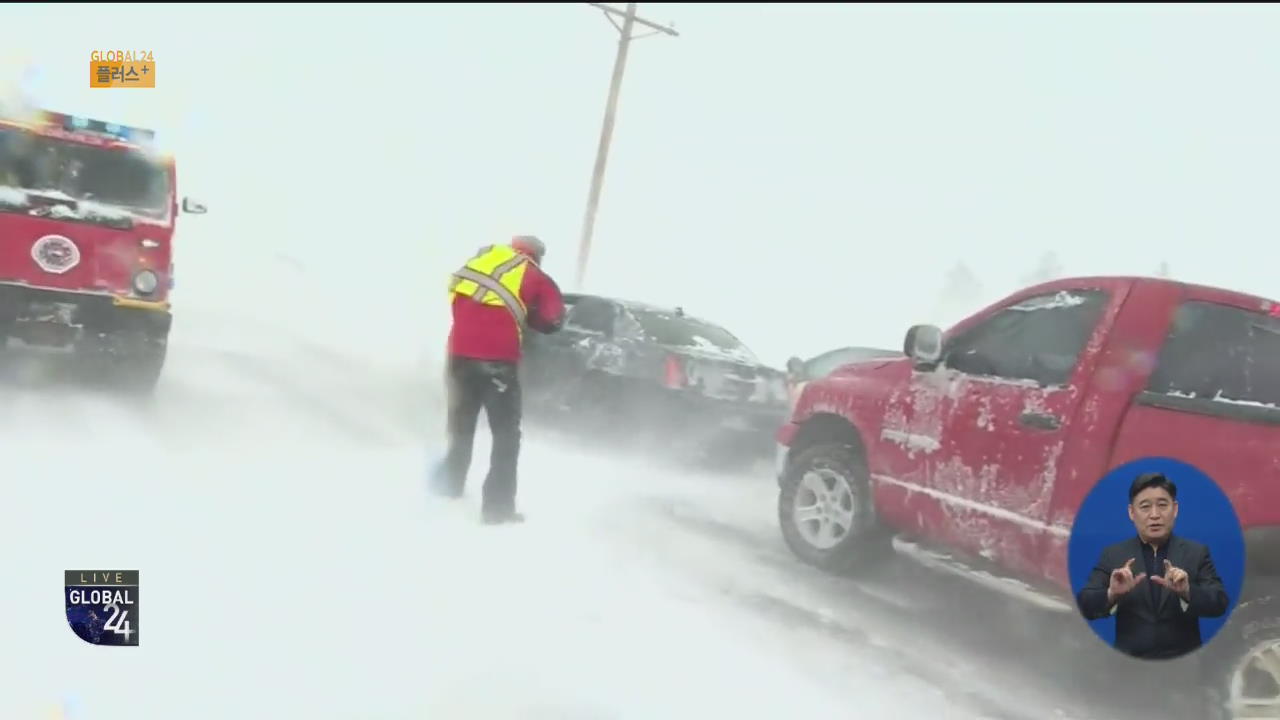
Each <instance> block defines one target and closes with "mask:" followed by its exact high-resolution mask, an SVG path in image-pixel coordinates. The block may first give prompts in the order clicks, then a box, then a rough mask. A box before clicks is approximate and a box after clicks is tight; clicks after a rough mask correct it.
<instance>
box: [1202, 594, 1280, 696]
mask: <svg viewBox="0 0 1280 720" xmlns="http://www.w3.org/2000/svg"><path fill="white" fill-rule="evenodd" d="M1201 652H1203V653H1204V655H1205V657H1204V660H1203V662H1202V667H1203V668H1204V672H1205V674H1206V677H1205V678H1204V680H1205V681H1206V684H1207V685H1208V689H1209V690H1210V693H1209V695H1210V702H1208V703H1207V704H1208V705H1210V707H1208V708H1207V709H1206V714H1205V717H1206V718H1207V720H1244V719H1245V718H1263V717H1280V715H1269V714H1267V712H1268V710H1269V711H1270V712H1272V713H1275V712H1277V711H1278V710H1280V677H1278V676H1277V672H1276V668H1277V665H1280V594H1278V595H1271V596H1266V597H1261V598H1255V599H1252V600H1250V601H1249V602H1248V603H1246V604H1242V605H1241V606H1240V607H1238V608H1237V609H1236V611H1235V612H1234V613H1232V616H1231V620H1230V621H1229V622H1228V623H1227V624H1226V625H1224V626H1223V628H1222V630H1221V631H1219V633H1218V634H1217V635H1216V636H1215V637H1214V638H1213V639H1212V640H1210V641H1209V643H1208V644H1206V646H1205V647H1204V648H1202V649H1201ZM1242 694H1244V695H1247V696H1251V697H1254V698H1258V699H1266V700H1271V701H1273V702H1274V703H1276V705H1273V706H1272V707H1270V708H1257V707H1255V708H1253V709H1252V714H1251V713H1250V712H1249V708H1241V707H1240V706H1239V705H1238V704H1237V701H1238V700H1239V697H1240V695H1242Z"/></svg>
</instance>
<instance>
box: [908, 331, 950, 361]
mask: <svg viewBox="0 0 1280 720" xmlns="http://www.w3.org/2000/svg"><path fill="white" fill-rule="evenodd" d="M902 351H903V352H904V353H905V354H906V355H907V357H909V358H911V362H912V363H913V364H914V365H915V366H916V368H917V369H920V370H932V369H933V368H934V367H936V366H937V365H938V362H939V361H940V360H941V359H942V331H941V330H939V329H938V328H937V327H935V326H933V325H912V326H911V329H910V330H907V337H906V340H905V341H904V342H903V348H902Z"/></svg>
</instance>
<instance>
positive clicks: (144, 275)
mask: <svg viewBox="0 0 1280 720" xmlns="http://www.w3.org/2000/svg"><path fill="white" fill-rule="evenodd" d="M159 286H160V277H159V276H157V275H156V274H155V272H153V271H151V270H140V271H139V272H138V274H137V275H134V276H133V289H134V290H137V291H138V293H139V294H141V295H150V294H151V293H153V292H155V291H156V288H157V287H159Z"/></svg>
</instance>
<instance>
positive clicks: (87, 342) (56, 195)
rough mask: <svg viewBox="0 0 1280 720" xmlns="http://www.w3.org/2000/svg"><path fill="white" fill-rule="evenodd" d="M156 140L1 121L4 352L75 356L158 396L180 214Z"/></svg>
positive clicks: (197, 209) (91, 123)
mask: <svg viewBox="0 0 1280 720" xmlns="http://www.w3.org/2000/svg"><path fill="white" fill-rule="evenodd" d="M154 139H155V133H154V132H153V131H150V130H144V129H141V128H135V127H126V126H122V125H118V124H113V123H108V122H103V121H100V120H92V119H88V118H82V117H76V116H72V115H68V114H64V113H57V112H49V111H41V112H38V113H35V114H34V115H30V116H24V117H20V118H19V117H0V350H3V349H5V348H6V347H7V346H8V345H9V344H10V342H11V341H15V340H16V341H19V342H21V343H23V344H26V345H32V346H42V347H49V348H64V349H66V350H69V351H71V352H73V353H74V354H75V355H76V356H77V357H78V358H80V359H83V360H86V361H88V363H90V364H91V366H92V367H93V368H94V373H95V375H97V376H99V377H106V378H108V379H109V380H110V381H113V382H114V383H117V384H119V385H121V386H124V387H126V388H128V389H131V390H138V391H143V392H147V391H150V390H151V389H152V388H153V387H154V386H155V384H156V382H157V380H158V379H159V377H160V374H161V370H162V368H163V367H164V361H165V353H166V347H167V340H168V336H169V329H170V324H171V322H172V317H173V316H172V311H171V307H170V298H169V295H170V291H171V289H172V287H173V246H172V242H173V236H174V228H175V224H176V218H177V215H178V213H179V212H180V211H182V212H187V213H203V212H205V208H204V207H203V206H202V205H200V204H199V203H196V202H194V201H192V200H191V199H189V198H186V199H184V200H183V202H182V206H181V208H179V206H178V201H177V175H176V171H175V165H174V161H173V158H172V157H171V156H167V155H164V154H161V153H159V152H158V151H157V150H156V149H155V146H154Z"/></svg>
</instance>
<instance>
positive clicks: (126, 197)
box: [0, 129, 169, 218]
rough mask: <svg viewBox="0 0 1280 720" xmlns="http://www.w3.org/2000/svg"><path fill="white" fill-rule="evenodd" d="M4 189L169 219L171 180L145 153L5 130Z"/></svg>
mask: <svg viewBox="0 0 1280 720" xmlns="http://www.w3.org/2000/svg"><path fill="white" fill-rule="evenodd" d="M0 186H7V187H9V188H14V189H20V190H26V191H43V192H54V193H62V194H65V195H67V196H69V197H70V198H72V199H74V200H77V201H89V202H92V203H96V204H100V205H109V206H113V207H117V208H121V209H124V210H128V211H129V212H132V213H137V214H140V215H146V216H150V217H155V218H163V217H165V215H166V214H167V212H168V206H169V175H168V173H166V172H165V169H164V167H163V166H161V165H160V164H158V163H156V162H154V161H152V160H151V159H149V158H147V157H146V156H145V155H143V154H141V153H139V152H129V151H122V150H117V149H108V148H101V147H93V146H90V145H81V144H79V143H73V142H66V141H62V140H58V139H55V138H48V137H44V136H41V135H36V134H33V133H28V132H21V131H17V130H9V129H0Z"/></svg>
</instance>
